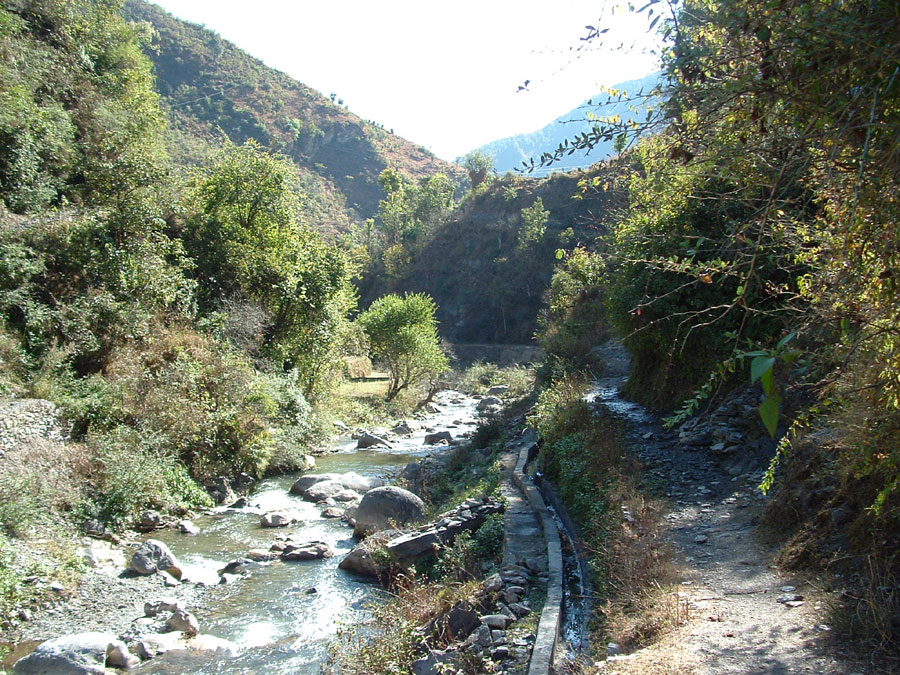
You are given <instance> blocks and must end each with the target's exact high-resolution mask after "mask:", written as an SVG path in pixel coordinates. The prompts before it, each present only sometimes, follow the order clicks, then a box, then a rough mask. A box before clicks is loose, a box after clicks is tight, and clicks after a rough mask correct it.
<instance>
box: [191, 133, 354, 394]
mask: <svg viewBox="0 0 900 675" xmlns="http://www.w3.org/2000/svg"><path fill="white" fill-rule="evenodd" d="M190 206H191V208H192V209H194V211H195V215H194V216H193V217H192V218H191V219H190V222H189V228H188V230H187V231H186V232H185V237H186V239H187V241H188V250H189V252H190V253H192V254H193V255H194V256H195V258H196V260H197V272H198V277H199V282H200V287H201V290H202V295H201V299H202V300H203V302H204V306H205V309H206V310H207V311H209V310H212V309H214V308H216V306H217V304H218V303H220V302H221V301H223V300H224V299H226V298H229V297H233V296H235V295H238V296H241V297H244V298H247V299H250V300H254V301H257V302H259V303H261V304H262V306H263V307H264V308H265V309H266V310H267V312H268V315H269V323H268V326H267V327H266V330H265V334H264V335H263V336H262V339H263V341H264V343H265V345H266V346H267V347H269V348H270V350H271V352H272V354H273V355H275V356H278V357H279V358H281V359H282V360H283V361H284V363H285V365H286V366H287V367H296V368H298V370H299V372H300V381H301V383H302V384H303V386H304V389H305V392H306V394H307V395H311V396H314V395H316V394H317V393H320V391H321V388H322V387H323V386H324V385H325V382H326V380H327V376H328V375H329V373H330V372H331V370H332V369H334V368H335V367H336V366H337V362H338V356H339V348H340V342H341V336H342V334H343V331H344V330H345V328H346V313H347V311H348V310H349V309H350V307H351V306H352V304H353V294H352V291H351V288H350V283H349V280H350V273H351V270H350V265H349V263H348V261H347V259H346V256H345V254H344V253H343V252H342V251H341V250H340V249H338V248H337V247H336V246H333V245H330V244H327V243H326V242H325V241H324V240H323V239H322V238H321V236H319V235H318V234H317V233H315V232H313V231H312V230H310V229H309V228H308V227H306V226H304V225H303V224H302V223H301V221H300V213H301V195H300V194H299V192H298V190H297V185H296V171H295V169H294V167H293V165H292V164H291V163H290V162H289V161H288V160H287V159H284V158H281V157H277V156H275V155H271V154H268V153H266V152H264V151H262V150H261V149H260V148H259V146H258V145H257V144H256V143H255V142H254V141H248V142H247V143H245V144H244V145H240V146H238V145H234V144H232V143H230V142H227V141H226V142H225V144H224V145H223V147H222V149H221V151H220V152H219V154H218V155H217V156H216V157H215V158H214V160H213V162H212V164H211V165H210V166H209V167H206V168H204V169H201V170H199V171H198V172H197V173H196V175H195V177H194V189H193V192H192V195H191V198H190Z"/></svg>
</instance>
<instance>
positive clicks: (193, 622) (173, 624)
mask: <svg viewBox="0 0 900 675" xmlns="http://www.w3.org/2000/svg"><path fill="white" fill-rule="evenodd" d="M173 631H175V632H179V633H187V634H188V635H196V634H197V633H199V632H200V623H199V622H198V621H197V617H195V616H194V615H193V614H191V613H190V612H188V611H186V610H184V609H181V608H180V607H179V608H177V609H176V610H175V611H174V612H172V616H170V617H169V618H168V619H166V632H167V633H171V632H173Z"/></svg>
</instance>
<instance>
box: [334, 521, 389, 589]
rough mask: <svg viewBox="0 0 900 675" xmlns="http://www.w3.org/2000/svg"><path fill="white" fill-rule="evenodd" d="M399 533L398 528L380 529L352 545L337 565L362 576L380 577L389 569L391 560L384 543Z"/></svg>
mask: <svg viewBox="0 0 900 675" xmlns="http://www.w3.org/2000/svg"><path fill="white" fill-rule="evenodd" d="M399 534H400V531H399V530H382V531H381V532H376V533H375V534H373V535H371V536H369V537H367V538H366V539H365V540H364V541H362V542H360V543H359V544H357V545H356V546H354V547H353V550H352V551H350V553H348V554H347V555H346V556H344V559H343V560H341V562H340V564H339V565H338V567H340V568H341V569H342V570H346V571H347V572H353V573H354V574H359V575H361V576H364V577H372V578H376V579H377V578H381V577H382V576H384V575H385V574H387V572H388V571H389V570H390V566H391V564H392V560H391V558H390V555H388V554H387V552H386V550H385V548H384V547H385V545H386V544H387V543H388V542H389V541H390V540H391V539H393V538H394V537H396V536H398V535H399Z"/></svg>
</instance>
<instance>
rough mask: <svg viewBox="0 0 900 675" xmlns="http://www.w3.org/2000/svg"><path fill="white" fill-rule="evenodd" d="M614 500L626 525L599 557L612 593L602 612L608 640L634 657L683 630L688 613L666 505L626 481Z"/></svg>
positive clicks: (619, 484) (612, 536)
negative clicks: (666, 527) (665, 530)
mask: <svg viewBox="0 0 900 675" xmlns="http://www.w3.org/2000/svg"><path fill="white" fill-rule="evenodd" d="M609 498H610V503H611V504H613V505H615V506H616V507H617V508H618V509H620V510H621V513H622V519H621V521H620V522H619V524H618V526H617V527H616V528H615V529H614V530H613V531H611V532H610V534H609V536H608V540H607V545H606V547H605V550H604V551H602V552H600V553H599V555H600V557H601V558H602V559H603V561H604V568H605V572H606V579H605V581H606V583H607V584H608V587H609V589H610V593H609V595H608V599H607V600H606V602H605V603H604V605H603V607H602V611H603V615H604V619H605V628H606V634H607V637H608V639H610V640H612V641H613V642H618V643H619V644H621V645H622V646H623V647H624V648H625V650H626V651H627V652H631V651H634V650H635V649H639V648H641V647H644V646H646V645H648V644H651V643H653V642H654V641H655V640H657V639H659V637H660V636H661V635H663V634H664V633H665V632H666V631H669V630H671V629H673V628H677V627H678V626H680V625H682V624H684V623H685V622H686V621H687V619H688V613H687V606H686V603H685V602H684V600H683V599H681V598H680V597H679V593H678V592H679V588H678V583H677V582H678V579H679V575H678V570H677V568H676V566H675V565H674V563H673V562H672V559H671V556H670V551H669V546H668V545H667V544H666V543H665V542H664V540H663V536H662V523H663V520H662V507H663V504H662V503H661V502H660V501H658V500H653V499H650V498H649V497H647V496H646V495H644V494H642V493H641V492H640V491H638V489H637V488H636V486H635V485H634V483H633V482H632V481H631V480H629V479H628V478H627V477H623V478H622V480H620V481H618V482H617V487H616V488H615V489H614V490H613V491H612V492H611V494H610V496H609Z"/></svg>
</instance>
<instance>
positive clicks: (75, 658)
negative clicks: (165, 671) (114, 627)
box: [13, 633, 138, 675]
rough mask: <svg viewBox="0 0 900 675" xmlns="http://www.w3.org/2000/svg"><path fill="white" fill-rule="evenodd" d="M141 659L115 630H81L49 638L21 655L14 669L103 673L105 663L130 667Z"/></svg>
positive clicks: (60, 674)
mask: <svg viewBox="0 0 900 675" xmlns="http://www.w3.org/2000/svg"><path fill="white" fill-rule="evenodd" d="M137 662H138V659H137V658H135V657H134V656H132V655H131V654H130V653H129V652H128V648H127V647H126V646H125V643H124V642H122V641H120V640H118V639H117V638H116V636H115V635H113V634H112V633H78V634H76V635H64V636H62V637H59V638H56V639H53V640H47V641H46V642H44V643H42V644H40V645H38V647H37V649H35V650H34V651H33V652H32V653H31V654H29V655H28V656H26V657H25V658H22V659H19V660H18V661H17V662H16V664H15V666H13V672H14V673H19V674H21V675H82V674H84V673H90V674H93V673H96V674H97V675H104V674H105V673H106V672H107V671H106V666H114V667H119V668H130V667H131V666H133V665H137Z"/></svg>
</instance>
